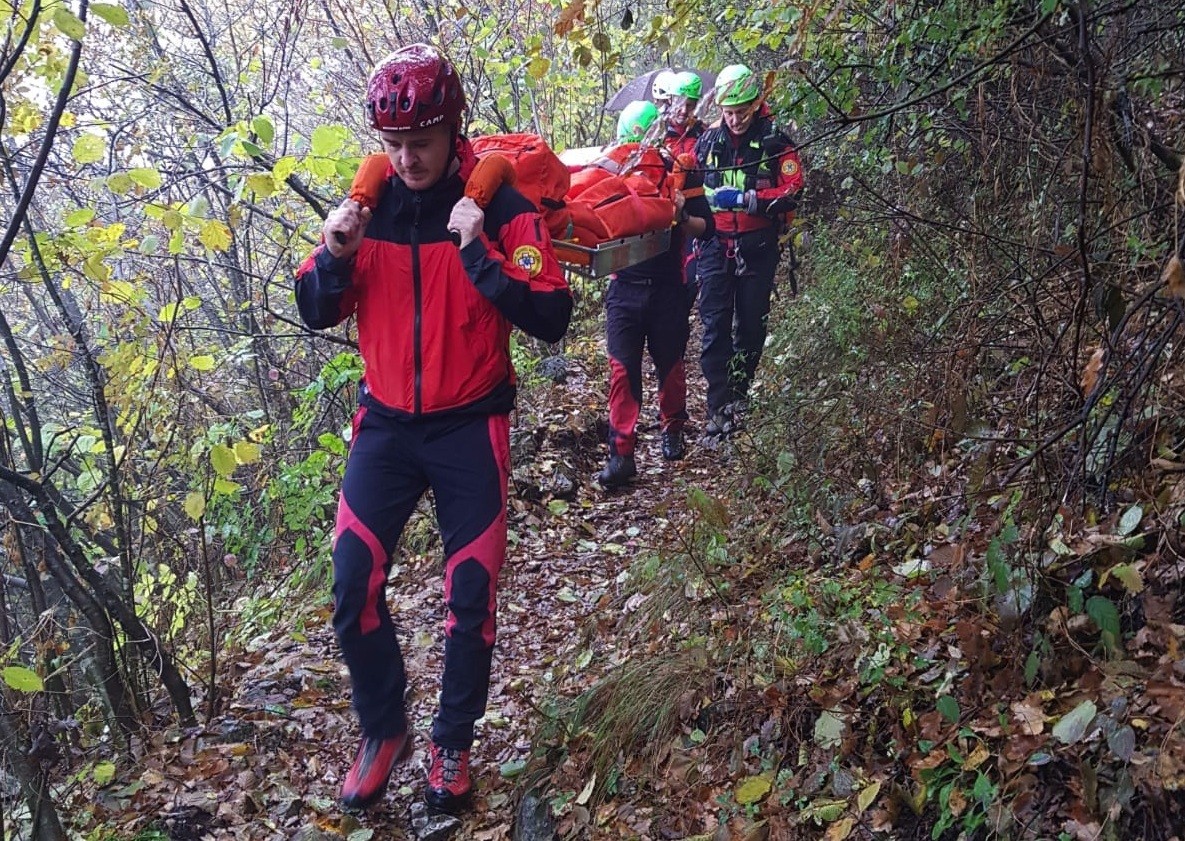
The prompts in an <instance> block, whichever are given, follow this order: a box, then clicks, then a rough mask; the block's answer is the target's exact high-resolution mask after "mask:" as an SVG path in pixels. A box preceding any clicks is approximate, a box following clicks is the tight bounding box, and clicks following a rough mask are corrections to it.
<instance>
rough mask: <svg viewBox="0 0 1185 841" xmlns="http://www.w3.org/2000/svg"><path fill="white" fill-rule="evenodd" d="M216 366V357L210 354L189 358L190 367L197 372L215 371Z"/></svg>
mask: <svg viewBox="0 0 1185 841" xmlns="http://www.w3.org/2000/svg"><path fill="white" fill-rule="evenodd" d="M214 365H215V362H214V357H212V356H210V355H209V354H201V355H199V356H191V357H189V367H190V368H192V369H193V370H195V371H213V370H214Z"/></svg>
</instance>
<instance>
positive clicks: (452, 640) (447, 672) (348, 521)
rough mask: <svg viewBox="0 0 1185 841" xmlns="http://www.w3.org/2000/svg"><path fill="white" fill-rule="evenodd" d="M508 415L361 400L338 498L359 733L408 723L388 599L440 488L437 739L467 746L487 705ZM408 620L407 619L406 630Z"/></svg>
mask: <svg viewBox="0 0 1185 841" xmlns="http://www.w3.org/2000/svg"><path fill="white" fill-rule="evenodd" d="M509 436H510V425H509V416H508V415H504V414H499V415H457V416H451V417H441V418H431V419H419V420H404V419H397V418H393V417H390V416H387V415H384V414H382V413H380V412H377V411H375V410H373V409H369V410H368V409H367V408H361V409H359V411H358V414H357V415H356V416H355V419H354V438H353V441H352V443H351V445H350V454H349V458H348V460H347V462H346V474H345V479H344V480H343V483H342V492H341V498H340V500H339V502H338V512H337V530H336V536H335V539H334V545H333V596H334V603H335V608H334V614H333V628H334V631H335V632H336V633H337V639H338V643H339V644H340V645H341V648H342V653H343V656H344V658H345V662H346V665H347V666H348V668H349V670H350V682H351V685H352V688H353V707H354V711H355V712H356V713H357V715H358V721H359V724H360V725H361V729H362V733H363V735H365V736H368V737H372V738H389V737H392V736H396V735H399V734H401V733H403V732H405V731H406V730H407V728H408V722H407V714H406V710H405V707H404V692H405V690H406V688H407V675H406V673H405V672H404V665H403V655H402V653H401V652H400V648H399V641H398V639H397V638H396V634H395V626H394V624H393V622H392V619H391V613H390V610H389V608H388V606H387V599H386V587H387V576H388V574H389V572H390V569H391V555H392V553H393V552H394V551H395V547H396V544H397V543H398V541H399V536H400V534H402V532H403V528H404V526H405V525H406V524H407V521H408V519H409V518H410V517H411V515H412V512H413V511H414V510H415V507H416V503H417V502H418V501H419V499H420V497H422V496H423V495H424V492H425V491H427V490H428V489H429V488H431V490H432V492H433V498H434V500H435V504H436V520H437V523H438V525H439V527H440V533H441V537H442V538H443V540H444V556H445V561H444V603H445V607H446V608H447V615H446V617H445V622H444V634H445V642H444V674H443V676H442V678H441V689H440V706H439V709H438V711H437V714H436V718H435V720H434V722H433V725H432V740H433V741H434V742H435V743H436V744H437V745H440V746H441V747H447V748H457V749H460V750H468V749H469V747H470V746H471V745H472V743H473V738H474V733H473V726H474V722H476V721H477V720H478V719H479V718H481V717H482V715H484V714H485V707H486V699H487V697H488V694H489V684H490V661H491V656H492V654H493V648H494V617H495V609H496V595H497V583H498V573H499V571H500V570H501V568H502V563H503V561H504V560H505V557H506V486H507V477H508V475H509V468H510V443H509ZM404 630H405V631H406V629H404Z"/></svg>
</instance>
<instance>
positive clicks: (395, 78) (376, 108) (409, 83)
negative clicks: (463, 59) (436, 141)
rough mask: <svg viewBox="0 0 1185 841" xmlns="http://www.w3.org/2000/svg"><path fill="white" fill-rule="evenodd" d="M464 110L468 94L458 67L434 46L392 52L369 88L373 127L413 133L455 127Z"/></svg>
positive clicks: (376, 69) (367, 101)
mask: <svg viewBox="0 0 1185 841" xmlns="http://www.w3.org/2000/svg"><path fill="white" fill-rule="evenodd" d="M464 110H465V91H464V90H463V89H462V88H461V78H460V77H459V76H458V75H457V71H456V68H454V67H453V65H452V63H451V62H450V61H449V60H448V59H447V58H445V57H444V55H442V54H441V52H440V51H439V50H437V49H436V48H435V47H430V46H428V45H427V44H411V45H409V46H406V47H402V48H400V49H398V50H396V51H395V52H393V53H391V54H390V55H389V56H387V57H386V58H385V59H383V60H382V61H381V62H379V64H378V66H377V67H376V68H375V70H374V73H372V74H371V76H370V83H369V84H368V85H367V86H366V116H367V119H368V120H369V122H370V125H371V128H377V129H380V130H382V131H410V130H411V129H418V128H427V127H428V126H434V125H438V124H444V125H448V126H456V125H459V124H460V122H461V112H462V111H464Z"/></svg>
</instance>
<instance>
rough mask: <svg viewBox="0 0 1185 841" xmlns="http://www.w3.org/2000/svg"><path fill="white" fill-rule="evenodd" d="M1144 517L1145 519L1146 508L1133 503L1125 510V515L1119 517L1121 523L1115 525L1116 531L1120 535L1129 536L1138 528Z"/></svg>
mask: <svg viewBox="0 0 1185 841" xmlns="http://www.w3.org/2000/svg"><path fill="white" fill-rule="evenodd" d="M1142 519H1144V509H1143V508H1141V507H1140V506H1138V505H1133V506H1132V507H1131V508H1129V509H1127V510H1126V511H1124V512H1123V516H1122V517H1120V518H1119V525H1117V526H1116V527H1115V533H1116V534H1118V535H1119V536H1120V537H1127V536H1128V535H1129V534H1131V533H1132V532H1133V531H1135V530H1136V527H1137V526H1138V525H1140V520H1142Z"/></svg>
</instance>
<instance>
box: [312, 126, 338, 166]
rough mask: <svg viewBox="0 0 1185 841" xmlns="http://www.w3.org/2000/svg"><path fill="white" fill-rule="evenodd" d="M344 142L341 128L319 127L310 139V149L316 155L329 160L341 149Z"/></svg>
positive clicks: (314, 130)
mask: <svg viewBox="0 0 1185 841" xmlns="http://www.w3.org/2000/svg"><path fill="white" fill-rule="evenodd" d="M344 140H345V138H344V137H343V133H342V129H341V126H336V125H332V126H317V127H316V128H315V129H313V136H312V137H311V138H310V139H309V149H310V151H312V153H313V154H314V155H317V156H319V157H323V158H327V157H329V156H330V155H333V154H334V153H336V152H337V151H338V150H339V149H341V147H342V142H343V141H344Z"/></svg>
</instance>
